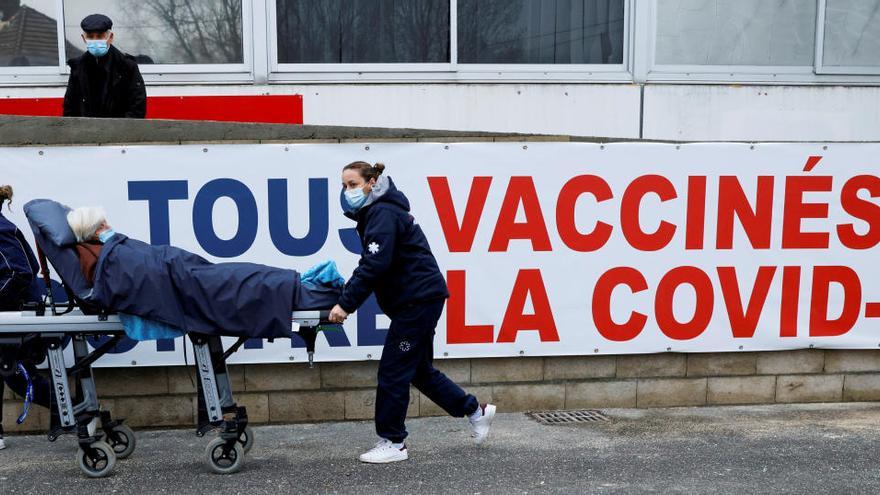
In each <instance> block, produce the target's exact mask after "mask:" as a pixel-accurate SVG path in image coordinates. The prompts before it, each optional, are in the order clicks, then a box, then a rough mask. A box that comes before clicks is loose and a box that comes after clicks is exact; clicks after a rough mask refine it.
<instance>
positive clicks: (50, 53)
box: [0, 0, 58, 67]
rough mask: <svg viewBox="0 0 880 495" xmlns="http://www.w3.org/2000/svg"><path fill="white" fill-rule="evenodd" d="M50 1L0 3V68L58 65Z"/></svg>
mask: <svg viewBox="0 0 880 495" xmlns="http://www.w3.org/2000/svg"><path fill="white" fill-rule="evenodd" d="M54 9H55V2H54V1H52V0H36V1H33V0H32V1H24V2H22V1H20V0H0V67H10V66H15V67H25V66H29V65H36V66H40V65H41V66H47V65H55V66H57V65H58V21H57V20H56V19H55V10H54Z"/></svg>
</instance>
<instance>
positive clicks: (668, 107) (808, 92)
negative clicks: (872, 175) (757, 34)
mask: <svg viewBox="0 0 880 495" xmlns="http://www.w3.org/2000/svg"><path fill="white" fill-rule="evenodd" d="M63 94H64V89H63V88H57V87H55V88H0V98H6V97H53V96H54V97H58V96H63ZM148 94H151V95H200V94H201V95H212V94H301V95H303V106H304V109H303V115H304V120H305V124H314V125H346V126H369V127H374V126H375V127H409V128H422V129H443V130H467V131H496V132H521V133H539V134H565V135H574V136H598V137H608V138H639V137H640V136H639V132H640V125H639V124H640V122H639V119H640V116H643V117H642V118H643V119H644V120H643V125H642V126H641V128H642V135H641V137H643V138H645V139H669V140H681V141H712V140H722V141H880V87H859V86H755V85H749V86H746V85H697V84H648V85H646V86H645V89H644V107H643V108H642V110H643V111H642V112H640V102H641V88H640V87H639V86H638V85H634V84H321V85H270V86H260V85H244V86H232V85H227V86H192V85H191V86H150V87H149V88H148Z"/></svg>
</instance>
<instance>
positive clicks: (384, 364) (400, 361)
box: [376, 299, 479, 443]
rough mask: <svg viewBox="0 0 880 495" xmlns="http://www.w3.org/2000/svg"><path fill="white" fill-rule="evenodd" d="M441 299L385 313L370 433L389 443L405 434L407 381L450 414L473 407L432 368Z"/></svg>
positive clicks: (474, 405) (458, 414)
mask: <svg viewBox="0 0 880 495" xmlns="http://www.w3.org/2000/svg"><path fill="white" fill-rule="evenodd" d="M445 302H446V301H445V300H443V299H440V300H437V301H429V302H426V303H421V304H415V305H408V306H405V307H403V308H402V309H401V310H399V311H398V312H396V313H395V314H394V316H392V317H391V327H390V328H389V329H388V335H387V336H386V338H385V347H384V349H383V350H382V359H381V361H379V386H378V387H377V389H376V433H378V434H379V436H380V437H382V438H387V439H388V440H391V441H392V442H395V443H399V442H403V439H404V438H406V435H407V433H406V426H405V425H404V420H405V419H406V409H407V407H408V406H409V387H410V384H412V385H413V386H414V387H415V388H416V389H418V391H419V392H421V393H422V394H423V395H424V396H425V397H427V398H429V399H431V400H432V401H434V402H435V403H436V404H437V405H438V406H440V407H441V408H443V410H444V411H446V412H447V413H449V415H450V416H454V417H459V418H460V417H464V416H467V415H469V414H472V413H473V412H474V411H476V410H477V408H478V407H479V403H478V402H477V398H476V397H474V396H473V395H470V394H468V393H467V392H465V391H464V390H462V389H461V387H459V386H458V385H456V384H455V382H453V381H452V380H450V379H449V378H448V377H447V376H446V375H444V374H443V373H441V372H440V371H438V370H437V369H436V368H434V366H433V364H432V362H433V360H434V329H435V328H436V327H437V321H438V320H439V319H440V314H441V313H442V312H443V305H444V304H445Z"/></svg>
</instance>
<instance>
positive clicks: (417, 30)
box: [276, 0, 449, 64]
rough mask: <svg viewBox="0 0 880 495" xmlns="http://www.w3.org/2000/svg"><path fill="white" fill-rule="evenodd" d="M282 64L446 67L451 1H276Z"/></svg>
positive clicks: (279, 59)
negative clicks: (418, 64)
mask: <svg viewBox="0 0 880 495" xmlns="http://www.w3.org/2000/svg"><path fill="white" fill-rule="evenodd" d="M276 5H277V18H278V62H279V63H287V64H328V63H330V64H332V63H344V64H350V63H429V62H433V63H447V62H449V1H448V0H277V4H276Z"/></svg>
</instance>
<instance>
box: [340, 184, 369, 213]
mask: <svg viewBox="0 0 880 495" xmlns="http://www.w3.org/2000/svg"><path fill="white" fill-rule="evenodd" d="M344 194H345V202H346V203H348V206H349V207H350V208H351V209H352V210H357V209H359V208H360V207H361V206H363V205H364V202H365V201H367V195H366V194H365V193H364V188H363V187H357V188H354V189H346V190H345V193H344Z"/></svg>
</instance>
